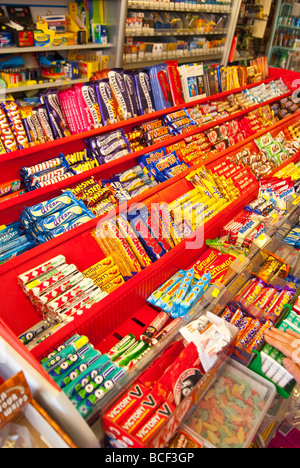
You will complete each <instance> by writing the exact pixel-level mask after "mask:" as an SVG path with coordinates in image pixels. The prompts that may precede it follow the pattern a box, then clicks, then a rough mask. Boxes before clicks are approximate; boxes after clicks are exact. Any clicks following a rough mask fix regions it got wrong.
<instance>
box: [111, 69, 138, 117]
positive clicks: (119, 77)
mask: <svg viewBox="0 0 300 468" xmlns="http://www.w3.org/2000/svg"><path fill="white" fill-rule="evenodd" d="M108 79H109V84H110V88H111V92H112V95H113V99H114V101H115V103H116V111H117V116H118V118H119V120H127V119H130V118H132V117H133V114H132V112H131V105H130V100H129V97H128V93H127V87H126V85H125V80H124V76H123V72H122V70H120V69H112V70H110V71H109V72H108Z"/></svg>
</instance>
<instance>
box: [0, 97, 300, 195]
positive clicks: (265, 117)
mask: <svg viewBox="0 0 300 468" xmlns="http://www.w3.org/2000/svg"><path fill="white" fill-rule="evenodd" d="M285 100H286V98H285V99H282V100H280V101H278V105H280V104H281V102H282V101H285ZM289 102H290V101H289ZM213 109H215V110H213ZM222 109H223V107H222V108H221V107H219V106H216V105H215V106H213V105H210V106H209V105H207V106H202V107H201V106H200V107H198V108H197V109H196V107H192V108H190V109H182V110H181V111H177V112H174V113H170V114H167V115H166V116H165V117H164V118H162V119H156V120H154V121H152V122H148V123H147V124H142V125H141V126H139V127H137V128H135V129H134V130H132V131H130V132H127V133H126V134H125V133H124V131H123V130H122V129H120V130H117V131H114V132H111V133H108V134H103V135H99V136H95V137H91V138H87V139H86V140H85V144H86V148H85V149H83V150H81V151H76V152H74V153H70V154H67V155H63V154H62V153H61V154H59V155H58V157H57V158H53V159H51V160H48V161H44V162H41V163H39V164H36V165H34V166H30V167H23V168H22V169H21V170H20V179H14V180H10V181H7V182H5V183H3V184H1V187H0V196H1V201H4V200H7V199H10V198H14V197H16V196H18V195H21V194H23V193H24V191H31V190H34V189H37V188H41V187H45V186H48V185H52V184H55V183H57V182H60V181H62V180H64V179H66V178H69V177H71V176H72V175H76V174H80V173H82V172H85V171H88V170H91V169H94V168H96V167H98V166H100V165H102V164H105V163H107V162H110V161H113V160H116V159H119V158H122V157H125V156H127V155H128V154H130V153H132V152H134V151H139V150H141V149H145V148H147V147H148V146H150V145H153V144H157V143H161V142H163V141H166V142H167V140H169V139H171V138H172V136H173V135H174V134H175V135H177V134H183V133H185V132H187V131H190V130H193V129H196V128H197V126H198V125H201V124H202V118H199V115H202V112H204V111H206V112H211V114H207V113H206V114H205V118H206V120H207V119H208V116H209V115H212V116H213V117H212V119H213V118H217V117H218V116H219V117H224V111H223V110H222ZM289 110H290V112H292V108H291V109H289ZM214 114H216V116H215V115H214ZM278 118H279V117H276V118H275V117H274V113H273V111H271V109H270V106H263V107H262V108H260V109H259V110H258V111H255V112H251V113H249V114H248V115H247V116H245V117H243V118H242V119H236V120H232V121H230V122H227V123H225V124H222V125H217V126H216V127H214V128H212V129H210V130H208V131H206V132H202V133H199V134H196V135H194V136H192V137H189V138H185V139H183V140H182V141H180V142H179V143H177V144H175V145H170V146H169V147H167V148H166V149H164V151H166V152H167V153H172V152H173V151H176V155H177V159H178V161H177V164H176V168H174V169H173V170H170V171H169V175H168V177H171V176H172V175H174V174H175V175H176V174H178V173H179V172H181V171H183V170H184V169H185V168H186V166H189V165H191V164H197V163H199V162H201V161H203V160H204V159H206V158H207V157H208V156H212V155H213V154H215V153H218V152H219V151H223V150H225V149H226V148H228V147H230V146H232V145H234V144H236V143H238V142H240V141H242V140H244V139H245V138H247V137H249V136H251V135H253V134H254V133H255V132H257V131H259V130H261V129H262V128H267V127H268V126H269V125H272V124H273V123H274V120H275V121H276V120H278ZM294 141H296V140H295V134H294ZM285 144H286V146H287V148H285V149H286V150H289V152H290V153H291V151H293V150H294V147H295V144H293V145H291V144H289V145H287V143H286V142H285ZM242 153H243V159H244V160H245V161H246V160H247V161H248V165H250V167H251V169H252V170H253V171H255V173H256V175H258V174H259V173H260V172H262V169H263V168H264V165H263V166H262V163H267V164H266V165H265V166H267V168H268V169H269V170H271V169H272V168H273V167H274V164H275V161H274V162H273V159H272V158H271V157H269V156H268V155H267V154H265V153H264V154H262V153H259V154H258V155H257V156H256V155H252V156H251V158H250V154H249V151H248V152H247V154H246V153H245V152H242ZM281 155H283V156H284V158H285V157H287V152H285V155H284V151H282V152H281ZM248 156H249V157H248ZM284 158H282V157H281V159H280V160H279V159H278V157H276V162H277V163H278V164H279V163H280V161H281V160H283V159H284ZM142 159H144V158H141V160H142ZM250 162H251V164H250ZM260 166H262V167H260ZM264 169H266V168H264ZM259 171H260V172H259ZM264 173H266V170H264ZM151 175H153V171H152V173H151ZM152 182H153V181H152ZM154 185H155V183H154ZM150 186H151V183H150Z"/></svg>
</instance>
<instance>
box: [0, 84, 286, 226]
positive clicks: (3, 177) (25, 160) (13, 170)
mask: <svg viewBox="0 0 300 468" xmlns="http://www.w3.org/2000/svg"><path fill="white" fill-rule="evenodd" d="M269 81H270V80H266V81H265V82H269ZM253 86H255V85H249V86H248V87H247V88H248V89H250V88H251V87H253ZM243 89H245V88H239V89H238V90H235V91H234V92H239V91H241V90H243ZM229 94H232V92H231V91H230V92H224V93H220V94H218V95H215V96H213V99H214V100H218V99H222V98H224V97H225V96H228V95H229ZM290 94H291V91H290V92H288V93H286V94H284V95H282V96H280V98H282V97H286V96H289V95H290ZM278 99H279V97H276V98H273V99H271V100H269V101H266V102H265V103H263V104H271V103H273V102H275V101H276V100H278ZM209 101H210V98H203V99H200V100H197V101H193V102H191V103H188V104H185V105H183V106H176V107H173V108H170V109H168V112H166V110H163V111H158V112H155V113H153V114H149V115H148V116H141V117H137V118H135V119H130V120H127V121H124V122H119V123H117V124H113V125H109V126H107V127H101V128H98V129H94V130H91V131H89V132H85V133H82V134H77V135H72V136H70V137H66V138H63V139H60V140H54V141H52V142H48V143H44V144H43V145H39V146H35V147H32V148H27V149H24V150H18V151H15V152H12V153H7V154H6V155H3V156H2V157H1V161H0V167H1V174H0V183H4V182H6V181H8V180H14V179H16V178H18V177H19V171H20V169H21V167H23V166H25V167H26V166H31V165H35V164H38V163H41V162H43V161H45V160H48V159H51V158H56V157H58V155H59V153H60V152H62V153H63V154H69V153H72V152H74V151H81V150H83V149H84V148H85V147H86V144H85V142H84V140H85V138H88V137H91V136H95V135H100V134H103V133H108V132H109V131H114V130H117V129H119V128H123V129H124V131H125V132H127V131H130V130H131V129H132V128H134V127H135V126H137V125H138V124H141V123H145V122H147V121H150V120H155V119H157V118H161V117H162V116H164V115H166V113H169V112H174V111H176V110H179V109H182V108H183V107H185V108H188V107H191V106H193V105H195V104H197V103H207V102H209ZM261 105H262V104H255V105H254V106H251V107H250V108H247V109H244V110H242V111H239V112H237V113H234V114H232V115H230V116H228V117H225V118H223V119H220V120H218V121H217V120H214V121H211V122H208V123H207V124H204V125H202V126H201V127H198V128H197V129H195V130H192V131H189V132H187V133H185V134H183V135H178V136H174V137H173V138H172V139H170V143H171V142H172V144H174V143H176V142H179V141H181V140H183V139H184V138H186V137H189V136H192V135H195V134H197V133H200V132H203V131H205V130H208V129H210V128H212V127H214V126H216V125H221V124H223V123H226V122H229V121H230V120H232V119H236V118H240V117H242V116H244V115H246V114H247V113H248V112H251V111H254V110H256V109H258V108H259V107H260V106H261ZM275 125H278V124H275ZM165 145H168V140H165V141H164V142H162V143H158V144H156V145H152V146H149V147H147V148H146V150H140V151H137V152H134V153H130V154H128V155H127V156H124V157H122V158H120V159H117V160H114V161H111V162H110V163H106V164H105V165H102V166H98V167H96V168H94V169H91V170H89V171H86V172H83V173H81V174H78V175H74V176H73V177H72V178H71V179H67V180H64V181H61V182H58V183H56V184H53V185H50V186H48V187H44V188H41V189H36V190H33V191H31V192H28V193H25V194H22V195H20V196H18V197H16V198H12V199H10V200H7V201H3V202H2V203H0V214H1V222H2V223H5V222H8V221H7V219H6V218H7V217H6V214H7V213H9V216H10V215H11V214H12V212H13V211H15V209H18V210H19V211H20V210H21V208H22V207H23V206H28V205H29V204H34V203H38V202H40V201H43V200H44V199H46V198H47V196H48V197H51V196H54V195H55V194H56V193H58V192H59V191H61V190H62V189H63V188H66V187H69V186H70V185H71V184H73V183H75V182H76V183H78V182H80V181H81V180H84V179H85V178H88V177H90V176H94V177H95V178H100V177H102V178H108V177H111V176H112V175H113V174H115V173H118V172H121V171H122V170H126V169H128V168H130V167H133V166H134V165H136V164H137V160H138V157H140V156H141V155H143V154H144V152H145V151H146V152H151V151H154V150H157V149H160V148H161V147H163V146H165ZM239 145H240V144H239ZM234 147H235V148H236V147H238V145H235V146H234ZM232 148H233V147H229V148H227V150H225V153H224V154H226V153H227V152H228V151H230V150H231V149H232ZM41 150H42V151H41ZM222 154H223V153H222ZM222 154H220V153H219V154H218V155H217V156H216V155H214V156H213V157H212V159H211V158H210V159H207V160H204V161H203V163H204V164H208V163H209V162H210V161H211V160H215V159H216V157H220V156H222ZM168 183H170V182H169V181H167V182H165V183H164V184H168ZM151 190H152V189H151ZM154 191H155V189H154Z"/></svg>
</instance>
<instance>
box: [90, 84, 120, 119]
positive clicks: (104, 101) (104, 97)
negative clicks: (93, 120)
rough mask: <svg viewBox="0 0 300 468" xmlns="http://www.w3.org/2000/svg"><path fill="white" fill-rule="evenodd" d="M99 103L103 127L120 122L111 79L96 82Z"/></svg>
mask: <svg viewBox="0 0 300 468" xmlns="http://www.w3.org/2000/svg"><path fill="white" fill-rule="evenodd" d="M95 87H96V92H97V97H98V102H99V106H100V112H101V117H102V122H103V125H111V124H113V123H116V122H117V121H118V119H117V113H116V108H115V104H114V100H113V96H112V93H111V89H110V85H109V79H108V78H106V79H103V80H100V81H96V82H95Z"/></svg>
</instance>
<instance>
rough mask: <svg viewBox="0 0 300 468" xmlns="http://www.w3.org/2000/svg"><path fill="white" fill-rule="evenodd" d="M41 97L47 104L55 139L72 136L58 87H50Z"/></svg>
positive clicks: (42, 101)
mask: <svg viewBox="0 0 300 468" xmlns="http://www.w3.org/2000/svg"><path fill="white" fill-rule="evenodd" d="M40 99H41V103H42V104H45V106H46V109H47V112H48V115H49V119H50V124H51V128H52V132H53V135H54V137H55V139H57V138H64V137H67V136H71V132H70V130H69V128H68V125H67V122H66V120H65V117H64V115H63V112H62V110H61V107H60V102H59V98H58V92H57V89H56V88H50V89H48V90H47V91H46V92H45V93H43V94H42V95H41V97H40Z"/></svg>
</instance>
